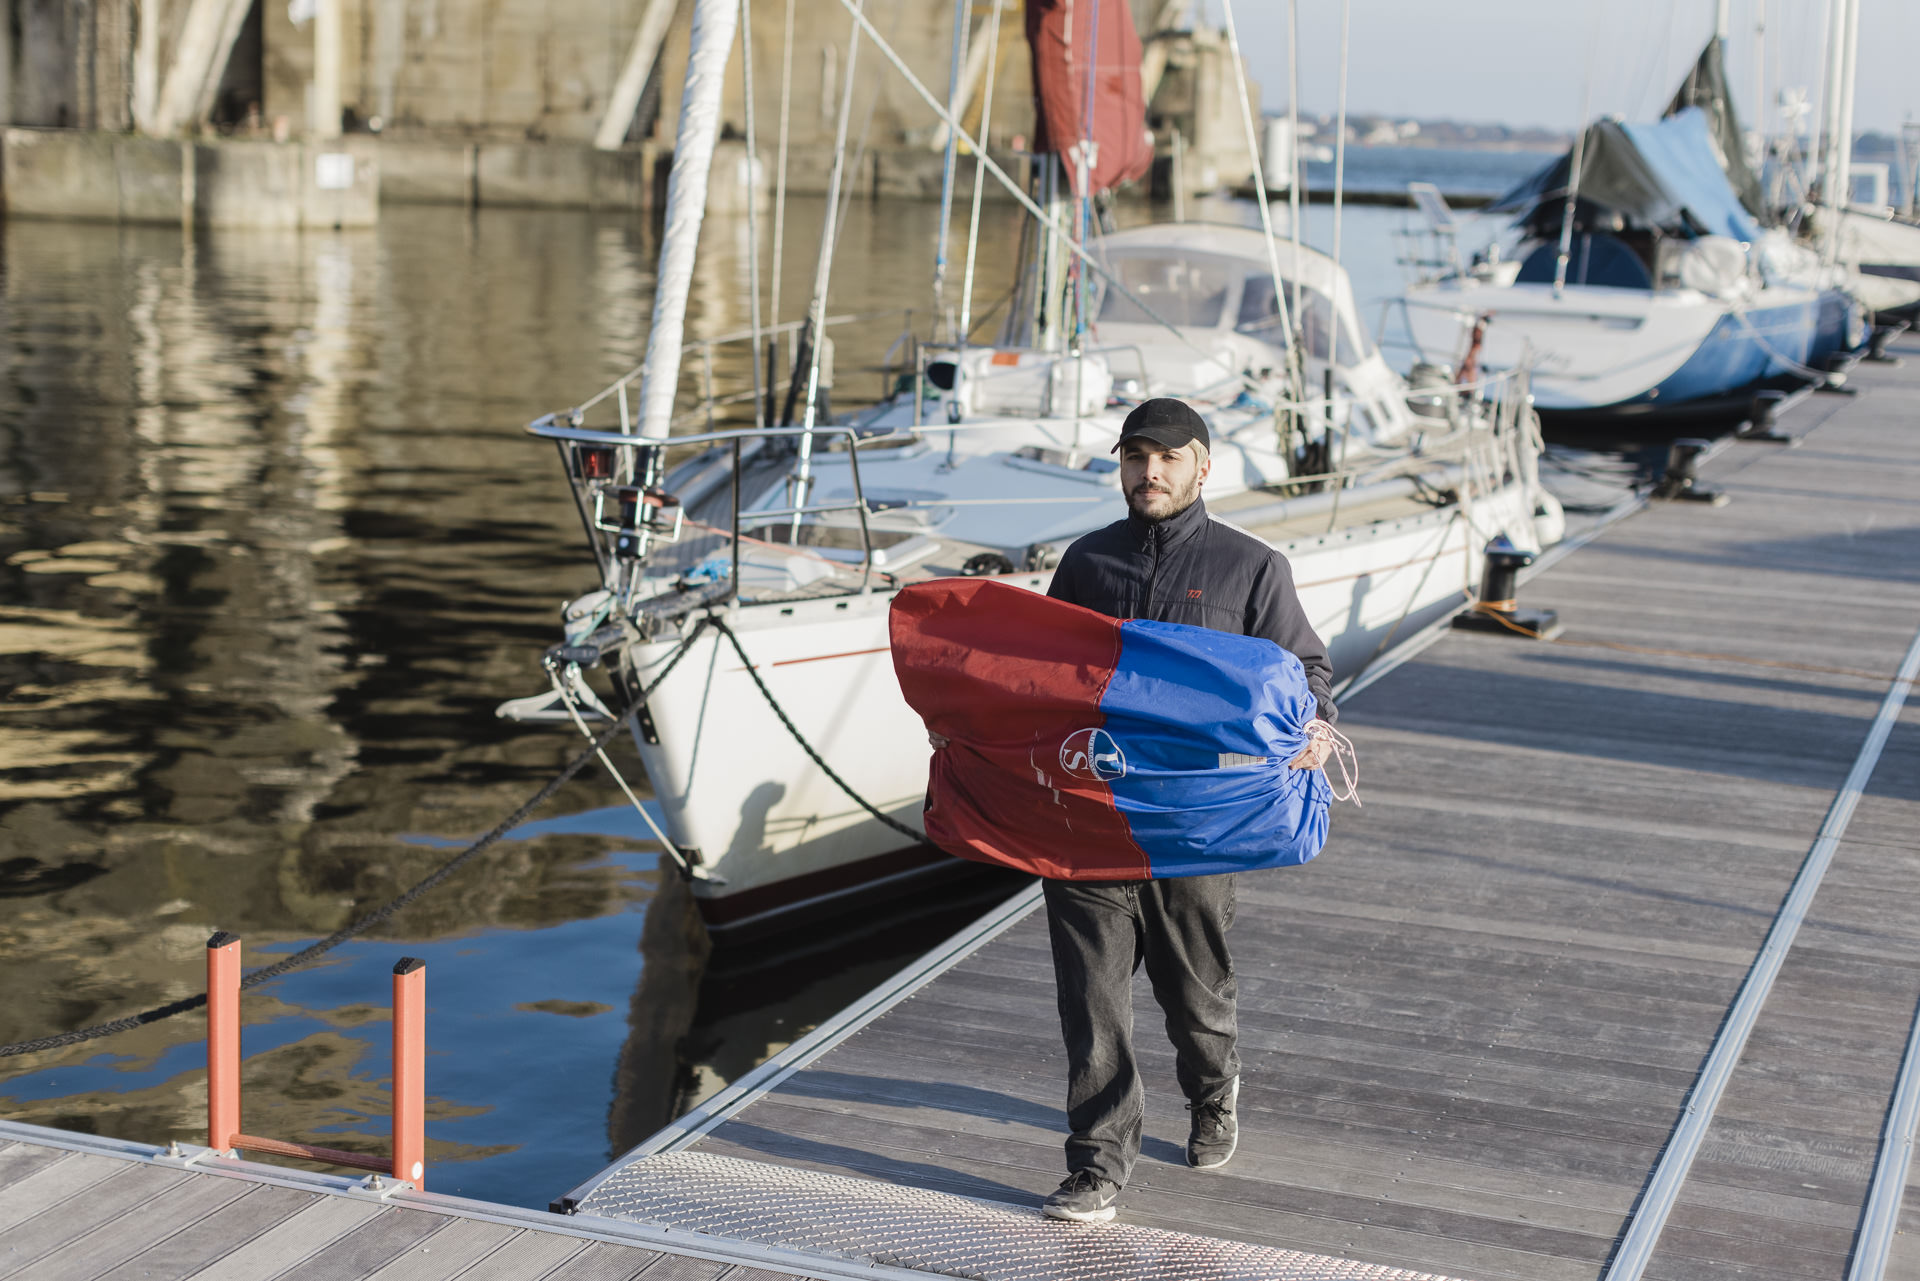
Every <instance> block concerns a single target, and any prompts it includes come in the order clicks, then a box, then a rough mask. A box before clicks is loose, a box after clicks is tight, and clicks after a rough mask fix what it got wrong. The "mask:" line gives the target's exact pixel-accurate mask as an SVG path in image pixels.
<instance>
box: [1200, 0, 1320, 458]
mask: <svg viewBox="0 0 1920 1281" xmlns="http://www.w3.org/2000/svg"><path fill="white" fill-rule="evenodd" d="M1221 8H1222V11H1223V12H1224V14H1225V15H1226V24H1227V53H1228V58H1229V60H1230V61H1231V62H1232V63H1233V80H1234V84H1235V86H1236V87H1237V88H1238V89H1239V92H1240V124H1241V128H1242V129H1243V130H1244V131H1245V133H1246V136H1247V150H1248V152H1249V153H1250V155H1251V159H1252V161H1253V196H1254V199H1255V200H1256V201H1257V202H1258V203H1259V205H1260V230H1261V231H1262V232H1263V233H1264V234H1263V235H1262V237H1261V243H1262V244H1263V245H1264V246H1265V248H1266V251H1267V270H1268V272H1269V273H1270V274H1271V275H1272V277H1273V305H1274V308H1275V310H1277V311H1278V312H1279V314H1280V330H1281V332H1282V333H1284V334H1286V336H1287V384H1288V386H1287V394H1288V396H1289V397H1291V398H1292V399H1293V400H1294V401H1296V402H1297V401H1304V400H1305V399H1306V398H1307V373H1306V367H1305V365H1304V363H1303V356H1302V354H1301V351H1300V343H1299V341H1298V340H1299V337H1300V335H1299V333H1298V331H1297V330H1296V328H1295V326H1294V319H1295V317H1296V316H1297V314H1298V311H1299V303H1300V297H1299V281H1298V277H1299V276H1300V274H1301V272H1300V267H1301V263H1300V249H1299V246H1298V245H1296V246H1295V247H1294V251H1293V274H1294V276H1295V292H1294V306H1293V309H1292V311H1291V312H1290V311H1289V309H1288V307H1287V290H1286V281H1285V279H1284V278H1283V277H1282V276H1281V274H1280V252H1279V250H1277V249H1276V248H1274V238H1273V211H1272V209H1271V207H1270V206H1269V205H1268V203H1267V181H1266V175H1265V174H1264V173H1263V172H1262V171H1261V164H1260V161H1261V156H1260V142H1259V138H1258V137H1257V136H1256V135H1255V133H1254V129H1253V99H1252V95H1251V94H1250V93H1249V92H1248V90H1247V68H1246V63H1245V62H1244V61H1243V60H1242V59H1241V57H1240V30H1239V28H1238V27H1237V26H1236V25H1235V24H1234V21H1233V0H1221ZM1294 167H1295V168H1296V169H1298V167H1299V166H1298V165H1296V166H1294ZM1288 185H1289V186H1290V187H1296V188H1297V187H1298V185H1299V184H1298V183H1289V184H1288ZM1294 225H1295V228H1296V230H1297V229H1298V226H1299V224H1298V223H1297V222H1296V223H1295V224H1294ZM1280 412H1281V411H1280V407H1279V406H1275V407H1274V422H1275V426H1276V427H1277V426H1278V424H1279V417H1280Z"/></svg>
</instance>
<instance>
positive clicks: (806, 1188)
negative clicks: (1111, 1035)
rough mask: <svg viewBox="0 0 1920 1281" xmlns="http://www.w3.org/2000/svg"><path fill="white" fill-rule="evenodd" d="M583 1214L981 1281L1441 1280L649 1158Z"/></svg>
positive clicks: (709, 1159)
mask: <svg viewBox="0 0 1920 1281" xmlns="http://www.w3.org/2000/svg"><path fill="white" fill-rule="evenodd" d="M577 1213H579V1214H582V1215H599V1216H602V1217H605V1218H613V1219H624V1220H628V1221H631V1222H637V1223H646V1224H652V1225H656V1226H663V1227H671V1228H678V1229H682V1230H685V1231H692V1232H702V1233H707V1234H710V1235H713V1236H721V1237H730V1238H733V1239H735V1240H746V1241H754V1242H758V1243H760V1244H763V1245H776V1246H783V1247H786V1248H789V1249H797V1250H805V1251H808V1252H810V1253H815V1254H826V1255H832V1256H834V1257H837V1258H845V1259H855V1260H861V1261H866V1262H871V1263H876V1264H880V1265H883V1266H889V1267H900V1268H912V1269H917V1270H919V1271H923V1272H933V1273H939V1274H941V1275H945V1276H957V1277H969V1278H973V1279H974V1281H1445V1279H1444V1278H1441V1277H1439V1276H1437V1274H1435V1273H1431V1272H1409V1271H1407V1270H1406V1269H1404V1268H1390V1267H1383V1266H1381V1265H1379V1264H1372V1263H1358V1262H1355V1261H1353V1260H1350V1259H1335V1258H1329V1257H1327V1256H1325V1255H1318V1254H1307V1253H1303V1252H1301V1251H1298V1250H1276V1249H1272V1248H1269V1247H1266V1246H1257V1245H1247V1244H1244V1243H1242V1242H1237V1241H1220V1240H1214V1239H1211V1238H1207V1237H1197V1236H1188V1235H1186V1234H1185V1233H1180V1232H1166V1231H1162V1230H1160V1229H1158V1228H1146V1227H1138V1226H1135V1225H1132V1224H1127V1223H1111V1224H1103V1225H1100V1226H1090V1225H1080V1224H1071V1223H1060V1222H1057V1221H1055V1220H1052V1219H1047V1218H1043V1217H1042V1216H1041V1215H1040V1213H1039V1212H1038V1211H1037V1210H1031V1209H1026V1208H1023V1207H1019V1206H1011V1205H1001V1204H997V1203H995V1202H992V1201H978V1200H975V1199H973V1198H971V1197H962V1196H953V1195H951V1194H949V1193H944V1192H929V1191H927V1190H925V1189H922V1188H909V1187H898V1186H895V1185H892V1184H886V1183H876V1182H874V1181H872V1180H869V1179H853V1178H847V1177H845V1176H843V1175H836V1174H822V1173H818V1172H816V1171H812V1170H800V1169H794V1168H792V1167H789V1166H780V1165H765V1164H762V1163H760V1162H758V1161H743V1160H740V1159H739V1158H736V1157H724V1156H710V1155H708V1154H706V1153H702V1152H673V1153H663V1154H661V1155H658V1156H651V1157H647V1158H645V1159H644V1160H639V1161H635V1162H633V1163H631V1164H630V1165H628V1166H627V1167H626V1168H624V1169H622V1170H620V1171H619V1172H618V1173H616V1174H615V1175H613V1176H612V1177H611V1178H609V1179H607V1180H606V1182H604V1183H602V1184H600V1185H599V1186H598V1187H597V1188H595V1189H594V1190H593V1191H592V1192H591V1193H590V1194H589V1195H588V1196H587V1198H586V1199H585V1201H583V1202H582V1203H581V1204H580V1205H579V1207H578V1210H577Z"/></svg>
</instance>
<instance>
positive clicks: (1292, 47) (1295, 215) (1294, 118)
mask: <svg viewBox="0 0 1920 1281" xmlns="http://www.w3.org/2000/svg"><path fill="white" fill-rule="evenodd" d="M1221 3H1222V4H1224V5H1226V6H1227V7H1228V14H1229V15H1231V13H1232V4H1233V0H1221ZM1227 21H1228V22H1229V23H1231V22H1232V21H1233V19H1232V17H1231V16H1229V17H1228V19H1227ZM1233 58H1234V74H1235V75H1238V76H1239V77H1240V78H1241V79H1243V80H1244V79H1245V78H1246V73H1245V72H1244V71H1242V70H1241V69H1240V46H1239V42H1238V41H1235V42H1234V48H1233ZM1244 96H1245V93H1244V90H1243V91H1242V97H1244ZM1247 145H1248V146H1250V147H1253V148H1255V150H1256V151H1257V150H1258V148H1259V145H1260V144H1259V143H1258V142H1257V141H1254V140H1251V139H1250V140H1249V141H1248V143H1247ZM1287 166H1288V173H1287V221H1288V223H1289V224H1290V227H1289V231H1290V233H1291V235H1292V236H1293V323H1294V325H1295V326H1296V328H1295V329H1292V330H1289V331H1288V333H1287V345H1288V346H1289V347H1293V348H1298V347H1299V346H1300V345H1301V343H1302V342H1303V341H1304V340H1305V338H1306V330H1307V320H1306V317H1305V316H1303V315H1302V314H1301V310H1300V277H1301V276H1302V275H1303V274H1304V273H1302V272H1301V270H1300V223H1301V221H1302V219H1301V208H1300V182H1301V179H1303V178H1305V177H1306V176H1307V167H1306V166H1305V165H1303V164H1301V163H1300V0H1287ZM1333 351H1334V349H1333V348H1331V347H1329V348H1328V349H1327V355H1328V358H1329V359H1331V358H1332V356H1333ZM1295 359H1296V360H1297V361H1298V362H1299V365H1300V388H1301V394H1302V395H1304V394H1305V392H1306V385H1307V355H1306V352H1304V351H1302V352H1300V354H1299V355H1298V356H1297V357H1296V358H1295Z"/></svg>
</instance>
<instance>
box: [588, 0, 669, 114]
mask: <svg viewBox="0 0 1920 1281" xmlns="http://www.w3.org/2000/svg"><path fill="white" fill-rule="evenodd" d="M674 8H675V0H647V7H646V10H645V11H644V12H643V13H642V14H641V15H640V29H639V30H638V31H636V32H635V33H634V37H633V45H632V46H631V47H630V48H629V49H628V50H627V61H626V65H625V66H623V67H622V68H621V69H620V79H619V80H618V81H616V82H615V83H614V86H613V92H612V94H610V95H609V96H608V98H607V110H606V114H605V115H603V116H601V117H600V127H599V129H597V130H596V131H595V132H594V135H593V145H594V146H596V147H598V148H599V149H600V150H602V151H618V150H619V149H620V144H621V143H622V142H624V141H625V140H626V137H627V130H628V129H629V128H631V127H632V125H633V113H634V109H635V108H637V107H638V106H639V105H640V94H641V92H642V91H644V90H645V89H646V87H647V77H648V75H650V74H651V73H652V71H653V64H654V62H655V61H657V60H658V59H659V57H660V45H661V42H662V41H664V40H665V39H666V38H667V24H668V23H670V22H672V21H673V11H674Z"/></svg>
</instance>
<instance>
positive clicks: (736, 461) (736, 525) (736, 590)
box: [727, 340, 773, 603]
mask: <svg viewBox="0 0 1920 1281" xmlns="http://www.w3.org/2000/svg"><path fill="white" fill-rule="evenodd" d="M767 351H768V355H769V356H771V355H772V351H773V347H772V343H771V340H769V343H768V347H767ZM769 386H771V383H769ZM768 394H769V395H771V394H772V393H768ZM730 507H731V514H732V516H733V540H732V541H733V575H732V577H731V578H729V579H728V580H727V581H728V582H730V583H731V584H732V585H733V586H732V588H731V589H730V590H729V591H728V593H727V600H728V602H729V603H732V602H734V601H737V600H739V599H740V438H739V437H738V436H735V437H734V438H733V502H732V504H731V505H730Z"/></svg>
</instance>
